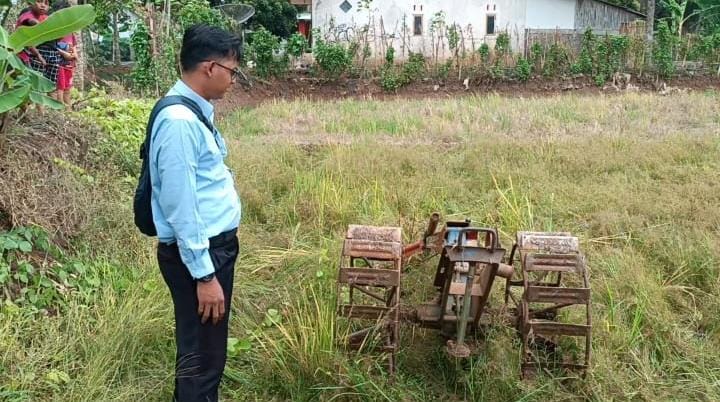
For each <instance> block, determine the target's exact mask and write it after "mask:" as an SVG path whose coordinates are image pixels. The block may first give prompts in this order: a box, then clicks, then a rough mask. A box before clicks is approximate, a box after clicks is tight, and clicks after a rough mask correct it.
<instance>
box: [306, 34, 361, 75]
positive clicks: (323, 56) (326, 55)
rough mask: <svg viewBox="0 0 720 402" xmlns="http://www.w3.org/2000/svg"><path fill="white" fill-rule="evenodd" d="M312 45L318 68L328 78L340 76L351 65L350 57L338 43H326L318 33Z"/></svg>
mask: <svg viewBox="0 0 720 402" xmlns="http://www.w3.org/2000/svg"><path fill="white" fill-rule="evenodd" d="M316 37H317V38H318V39H317V40H316V41H315V45H314V46H313V55H314V56H315V62H316V63H317V65H318V67H320V70H321V71H322V72H323V73H324V74H325V75H326V76H327V77H329V78H333V79H335V78H338V77H340V76H341V75H342V74H343V73H344V72H345V71H346V70H347V69H348V68H349V67H350V66H351V65H352V57H351V56H350V53H349V52H348V51H347V49H346V48H345V47H344V46H343V45H342V44H340V43H327V42H325V41H324V40H322V39H320V37H319V35H316Z"/></svg>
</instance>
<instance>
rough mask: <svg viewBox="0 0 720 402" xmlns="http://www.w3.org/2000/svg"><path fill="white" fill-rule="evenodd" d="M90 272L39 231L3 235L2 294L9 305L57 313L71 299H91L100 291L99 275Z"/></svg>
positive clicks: (0, 249) (0, 247) (20, 230)
mask: <svg viewBox="0 0 720 402" xmlns="http://www.w3.org/2000/svg"><path fill="white" fill-rule="evenodd" d="M91 271H92V270H91V269H89V267H88V266H87V265H85V264H83V263H80V262H78V261H72V260H69V259H66V258H65V256H64V255H63V253H62V252H61V251H60V249H58V248H57V247H55V246H53V245H52V243H51V242H50V239H49V236H48V234H47V232H45V231H44V230H43V229H42V228H40V227H17V228H14V229H12V230H10V231H4V232H0V294H3V295H4V296H5V297H6V299H5V303H6V305H7V304H11V305H17V306H22V307H25V308H26V309H28V310H29V311H31V312H34V311H48V310H57V309H58V308H61V307H62V306H63V305H64V303H65V301H66V300H67V298H68V297H72V296H75V295H79V296H81V297H89V296H91V295H92V294H93V293H94V292H95V291H96V290H97V289H99V288H100V286H101V281H100V279H99V278H98V275H97V272H91Z"/></svg>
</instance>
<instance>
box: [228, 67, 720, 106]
mask: <svg viewBox="0 0 720 402" xmlns="http://www.w3.org/2000/svg"><path fill="white" fill-rule="evenodd" d="M468 84H469V85H468V88H467V89H466V88H465V86H464V85H463V82H460V81H448V82H446V83H442V82H440V83H438V82H435V81H433V80H425V81H421V82H416V83H413V84H411V85H408V86H406V87H404V88H401V89H400V90H399V91H398V92H397V93H387V92H384V91H383V90H382V88H381V87H380V86H379V84H378V82H377V80H359V79H342V80H339V81H335V82H329V81H325V80H322V79H318V78H312V77H308V76H306V75H305V76H302V75H298V76H291V77H289V78H286V79H283V80H273V81H270V82H268V81H255V82H254V83H253V86H252V87H251V88H248V87H245V86H242V85H240V84H238V85H237V86H236V87H235V88H234V89H233V90H232V92H231V93H229V94H228V95H227V96H226V97H225V99H223V100H222V101H220V102H219V103H218V111H219V112H220V113H223V112H227V111H231V110H234V109H237V108H239V107H256V106H258V105H260V104H262V103H264V102H268V101H273V100H295V99H306V100H310V101H322V100H337V99H358V100H368V99H373V100H387V99H398V98H401V99H433V98H437V99H443V98H451V97H458V96H472V95H485V94H499V95H502V96H509V97H540V96H556V95H561V94H568V93H575V94H587V95H592V94H599V93H603V94H613V93H625V92H626V91H643V92H655V93H660V94H669V93H673V92H677V91H688V90H692V91H704V90H720V77H717V76H709V77H708V76H702V77H678V78H676V79H674V80H672V81H670V82H669V83H664V82H661V81H656V80H654V79H650V78H647V79H637V78H636V77H631V78H630V85H629V86H628V85H624V84H620V83H616V84H617V85H613V83H612V82H610V83H608V84H607V85H605V86H604V87H598V86H597V85H595V84H594V83H593V82H592V81H591V80H590V79H587V78H570V79H534V80H531V81H529V82H527V83H519V82H500V83H492V82H472V83H468Z"/></svg>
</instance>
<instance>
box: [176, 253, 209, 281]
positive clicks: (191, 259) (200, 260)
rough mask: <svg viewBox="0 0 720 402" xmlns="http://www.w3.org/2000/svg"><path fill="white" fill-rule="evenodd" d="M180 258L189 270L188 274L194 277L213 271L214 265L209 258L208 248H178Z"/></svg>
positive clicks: (200, 276)
mask: <svg viewBox="0 0 720 402" xmlns="http://www.w3.org/2000/svg"><path fill="white" fill-rule="evenodd" d="M180 258H181V259H182V260H183V263H184V264H185V266H186V267H187V268H188V270H189V271H190V276H192V277H193V278H195V279H198V278H202V277H203V276H207V275H210V274H212V273H214V272H215V266H214V265H213V263H212V260H211V259H210V251H209V250H208V249H201V250H193V249H183V248H180Z"/></svg>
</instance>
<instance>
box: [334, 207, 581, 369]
mask: <svg viewBox="0 0 720 402" xmlns="http://www.w3.org/2000/svg"><path fill="white" fill-rule="evenodd" d="M439 221H440V216H439V215H438V214H433V215H432V216H431V218H430V222H429V224H428V228H427V229H426V231H425V233H424V235H423V237H422V239H421V240H419V241H417V242H415V243H412V244H408V245H405V244H403V241H402V231H401V229H400V228H398V227H375V226H360V225H350V227H349V228H348V231H347V234H346V236H345V240H344V243H343V251H342V255H341V262H340V267H339V272H338V283H337V315H338V318H339V319H342V320H345V322H346V324H347V325H346V326H344V327H347V328H348V330H347V333H343V334H338V336H337V338H338V339H340V340H342V341H343V343H344V344H345V345H346V346H347V347H349V348H351V349H356V350H363V351H378V352H380V353H381V354H382V355H383V356H385V357H386V358H387V369H388V371H389V373H390V374H392V373H394V371H395V370H396V366H397V362H396V355H397V352H398V349H399V346H400V326H401V323H407V322H410V323H413V324H416V325H420V326H422V327H426V328H433V329H438V330H440V332H441V333H442V334H443V335H444V336H445V337H446V338H447V342H446V347H445V349H446V351H447V353H448V355H450V356H452V357H454V358H467V357H469V356H470V355H471V354H472V347H471V346H470V343H469V342H468V338H469V334H470V333H471V332H476V331H478V330H479V329H481V324H480V318H481V317H482V316H483V314H488V311H489V309H488V308H487V304H488V298H489V296H490V292H491V290H492V286H493V283H494V282H495V279H496V277H498V276H499V277H501V278H504V279H505V308H503V309H496V310H497V311H504V312H505V313H506V314H509V315H510V316H511V319H510V320H508V321H509V322H514V323H515V326H516V328H517V332H518V334H519V335H520V338H521V340H522V345H523V361H522V364H521V373H522V375H523V376H526V375H529V374H530V373H532V372H534V371H536V370H542V369H547V368H553V367H555V368H558V367H559V368H564V369H577V370H580V371H581V372H582V373H584V372H585V371H586V370H587V368H588V365H589V361H590V332H591V331H590V329H591V324H590V285H589V282H588V273H587V270H586V268H585V260H584V257H583V255H582V254H581V253H580V250H579V244H578V239H577V238H576V237H573V236H571V235H570V234H569V233H549V232H519V233H518V234H517V238H516V243H515V245H513V247H512V249H511V252H510V255H509V257H508V258H507V259H506V250H505V249H504V248H502V247H501V245H500V240H499V238H498V232H497V230H495V229H490V228H481V227H474V226H472V225H471V222H470V221H469V220H465V221H448V222H446V223H445V225H444V226H443V227H442V228H441V229H440V230H438V226H439ZM421 253H422V254H424V255H425V256H426V257H427V258H433V257H439V258H438V263H437V268H436V270H435V276H434V280H433V286H434V288H435V290H436V296H435V297H434V298H433V299H432V300H431V301H428V302H426V303H422V304H421V305H419V306H415V307H414V308H413V307H412V306H408V305H404V304H403V303H402V302H401V300H400V297H401V294H402V293H401V284H402V278H403V274H404V269H405V268H406V267H407V263H408V262H409V261H410V259H411V258H413V257H414V256H416V255H419V254H421ZM574 307H580V308H584V310H583V314H578V313H577V312H574V314H568V313H567V311H569V310H573V308H574ZM344 327H343V328H344ZM577 337H581V338H584V339H585V342H584V350H583V351H582V353H578V351H577V350H575V349H573V348H567V349H568V351H566V350H565V349H566V347H565V346H564V344H565V343H567V342H564V343H563V339H566V338H570V339H572V338H577ZM572 345H575V343H572Z"/></svg>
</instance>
